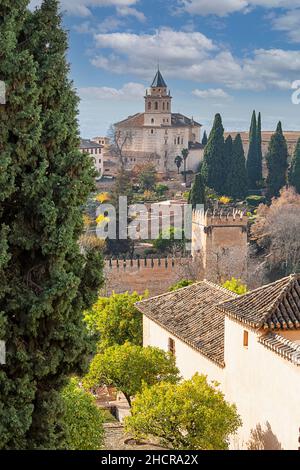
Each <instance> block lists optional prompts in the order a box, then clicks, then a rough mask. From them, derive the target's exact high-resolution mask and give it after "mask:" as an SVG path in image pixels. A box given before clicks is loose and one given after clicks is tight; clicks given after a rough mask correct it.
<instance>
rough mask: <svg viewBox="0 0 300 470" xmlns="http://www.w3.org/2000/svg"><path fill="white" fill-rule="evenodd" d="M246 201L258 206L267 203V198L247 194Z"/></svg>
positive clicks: (252, 205)
mask: <svg viewBox="0 0 300 470" xmlns="http://www.w3.org/2000/svg"><path fill="white" fill-rule="evenodd" d="M246 202H247V204H248V205H249V206H250V207H258V206H259V205H260V204H265V202H266V198H265V197H264V196H255V195H253V196H247V197H246Z"/></svg>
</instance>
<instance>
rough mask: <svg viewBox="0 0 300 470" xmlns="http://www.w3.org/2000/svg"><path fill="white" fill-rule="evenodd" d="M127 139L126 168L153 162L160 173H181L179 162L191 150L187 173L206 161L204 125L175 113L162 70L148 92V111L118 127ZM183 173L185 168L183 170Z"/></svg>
mask: <svg viewBox="0 0 300 470" xmlns="http://www.w3.org/2000/svg"><path fill="white" fill-rule="evenodd" d="M115 127H116V130H117V132H119V133H120V135H121V136H122V138H123V139H124V141H126V142H125V145H124V149H123V154H124V157H125V161H126V168H127V169H128V170H131V169H132V168H134V167H135V166H136V165H140V164H143V163H146V162H149V161H150V162H152V163H153V164H154V165H155V167H156V169H157V171H158V173H161V174H163V175H169V174H170V173H175V172H177V167H176V165H175V162H174V160H175V158H176V156H177V155H181V152H182V150H183V149H189V151H190V154H189V157H188V159H187V170H193V171H196V170H197V169H198V167H199V163H200V162H201V160H202V159H203V151H204V147H203V146H202V144H201V143H200V142H201V140H200V139H201V127H202V126H201V124H199V123H198V122H196V121H194V119H193V118H189V117H186V116H184V115H183V114H180V113H172V96H171V94H170V91H169V90H168V87H167V84H166V82H165V80H164V79H163V77H162V74H161V72H160V71H159V70H158V71H157V73H156V75H155V78H154V80H153V82H152V85H151V88H150V89H149V90H147V91H146V96H145V111H144V112H143V113H137V114H135V115H134V116H129V117H128V118H127V119H125V120H123V121H121V122H118V123H117V124H115ZM181 170H183V166H182V168H181Z"/></svg>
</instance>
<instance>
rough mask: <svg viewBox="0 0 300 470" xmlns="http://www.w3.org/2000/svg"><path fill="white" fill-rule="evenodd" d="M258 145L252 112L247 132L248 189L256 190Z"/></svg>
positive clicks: (255, 124) (254, 114) (254, 115)
mask: <svg viewBox="0 0 300 470" xmlns="http://www.w3.org/2000/svg"><path fill="white" fill-rule="evenodd" d="M257 150H258V143H257V122H256V113H255V111H253V114H252V120H251V127H250V132H249V151H248V158H247V174H248V186H249V189H256V188H257V182H258V181H259V179H260V173H259V165H258V152H257Z"/></svg>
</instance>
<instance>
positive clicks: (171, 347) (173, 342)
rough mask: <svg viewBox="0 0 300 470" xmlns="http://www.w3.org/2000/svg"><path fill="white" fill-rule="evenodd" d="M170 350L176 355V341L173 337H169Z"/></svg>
mask: <svg viewBox="0 0 300 470" xmlns="http://www.w3.org/2000/svg"><path fill="white" fill-rule="evenodd" d="M169 352H170V353H171V354H172V355H173V356H175V353H176V350H175V341H174V339H172V338H169Z"/></svg>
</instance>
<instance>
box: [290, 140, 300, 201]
mask: <svg viewBox="0 0 300 470" xmlns="http://www.w3.org/2000/svg"><path fill="white" fill-rule="evenodd" d="M289 184H290V185H291V186H294V188H295V189H296V191H297V193H299V194H300V139H299V140H298V142H297V145H296V148H295V152H294V155H293V160H292V164H291V168H290V171H289Z"/></svg>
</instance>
